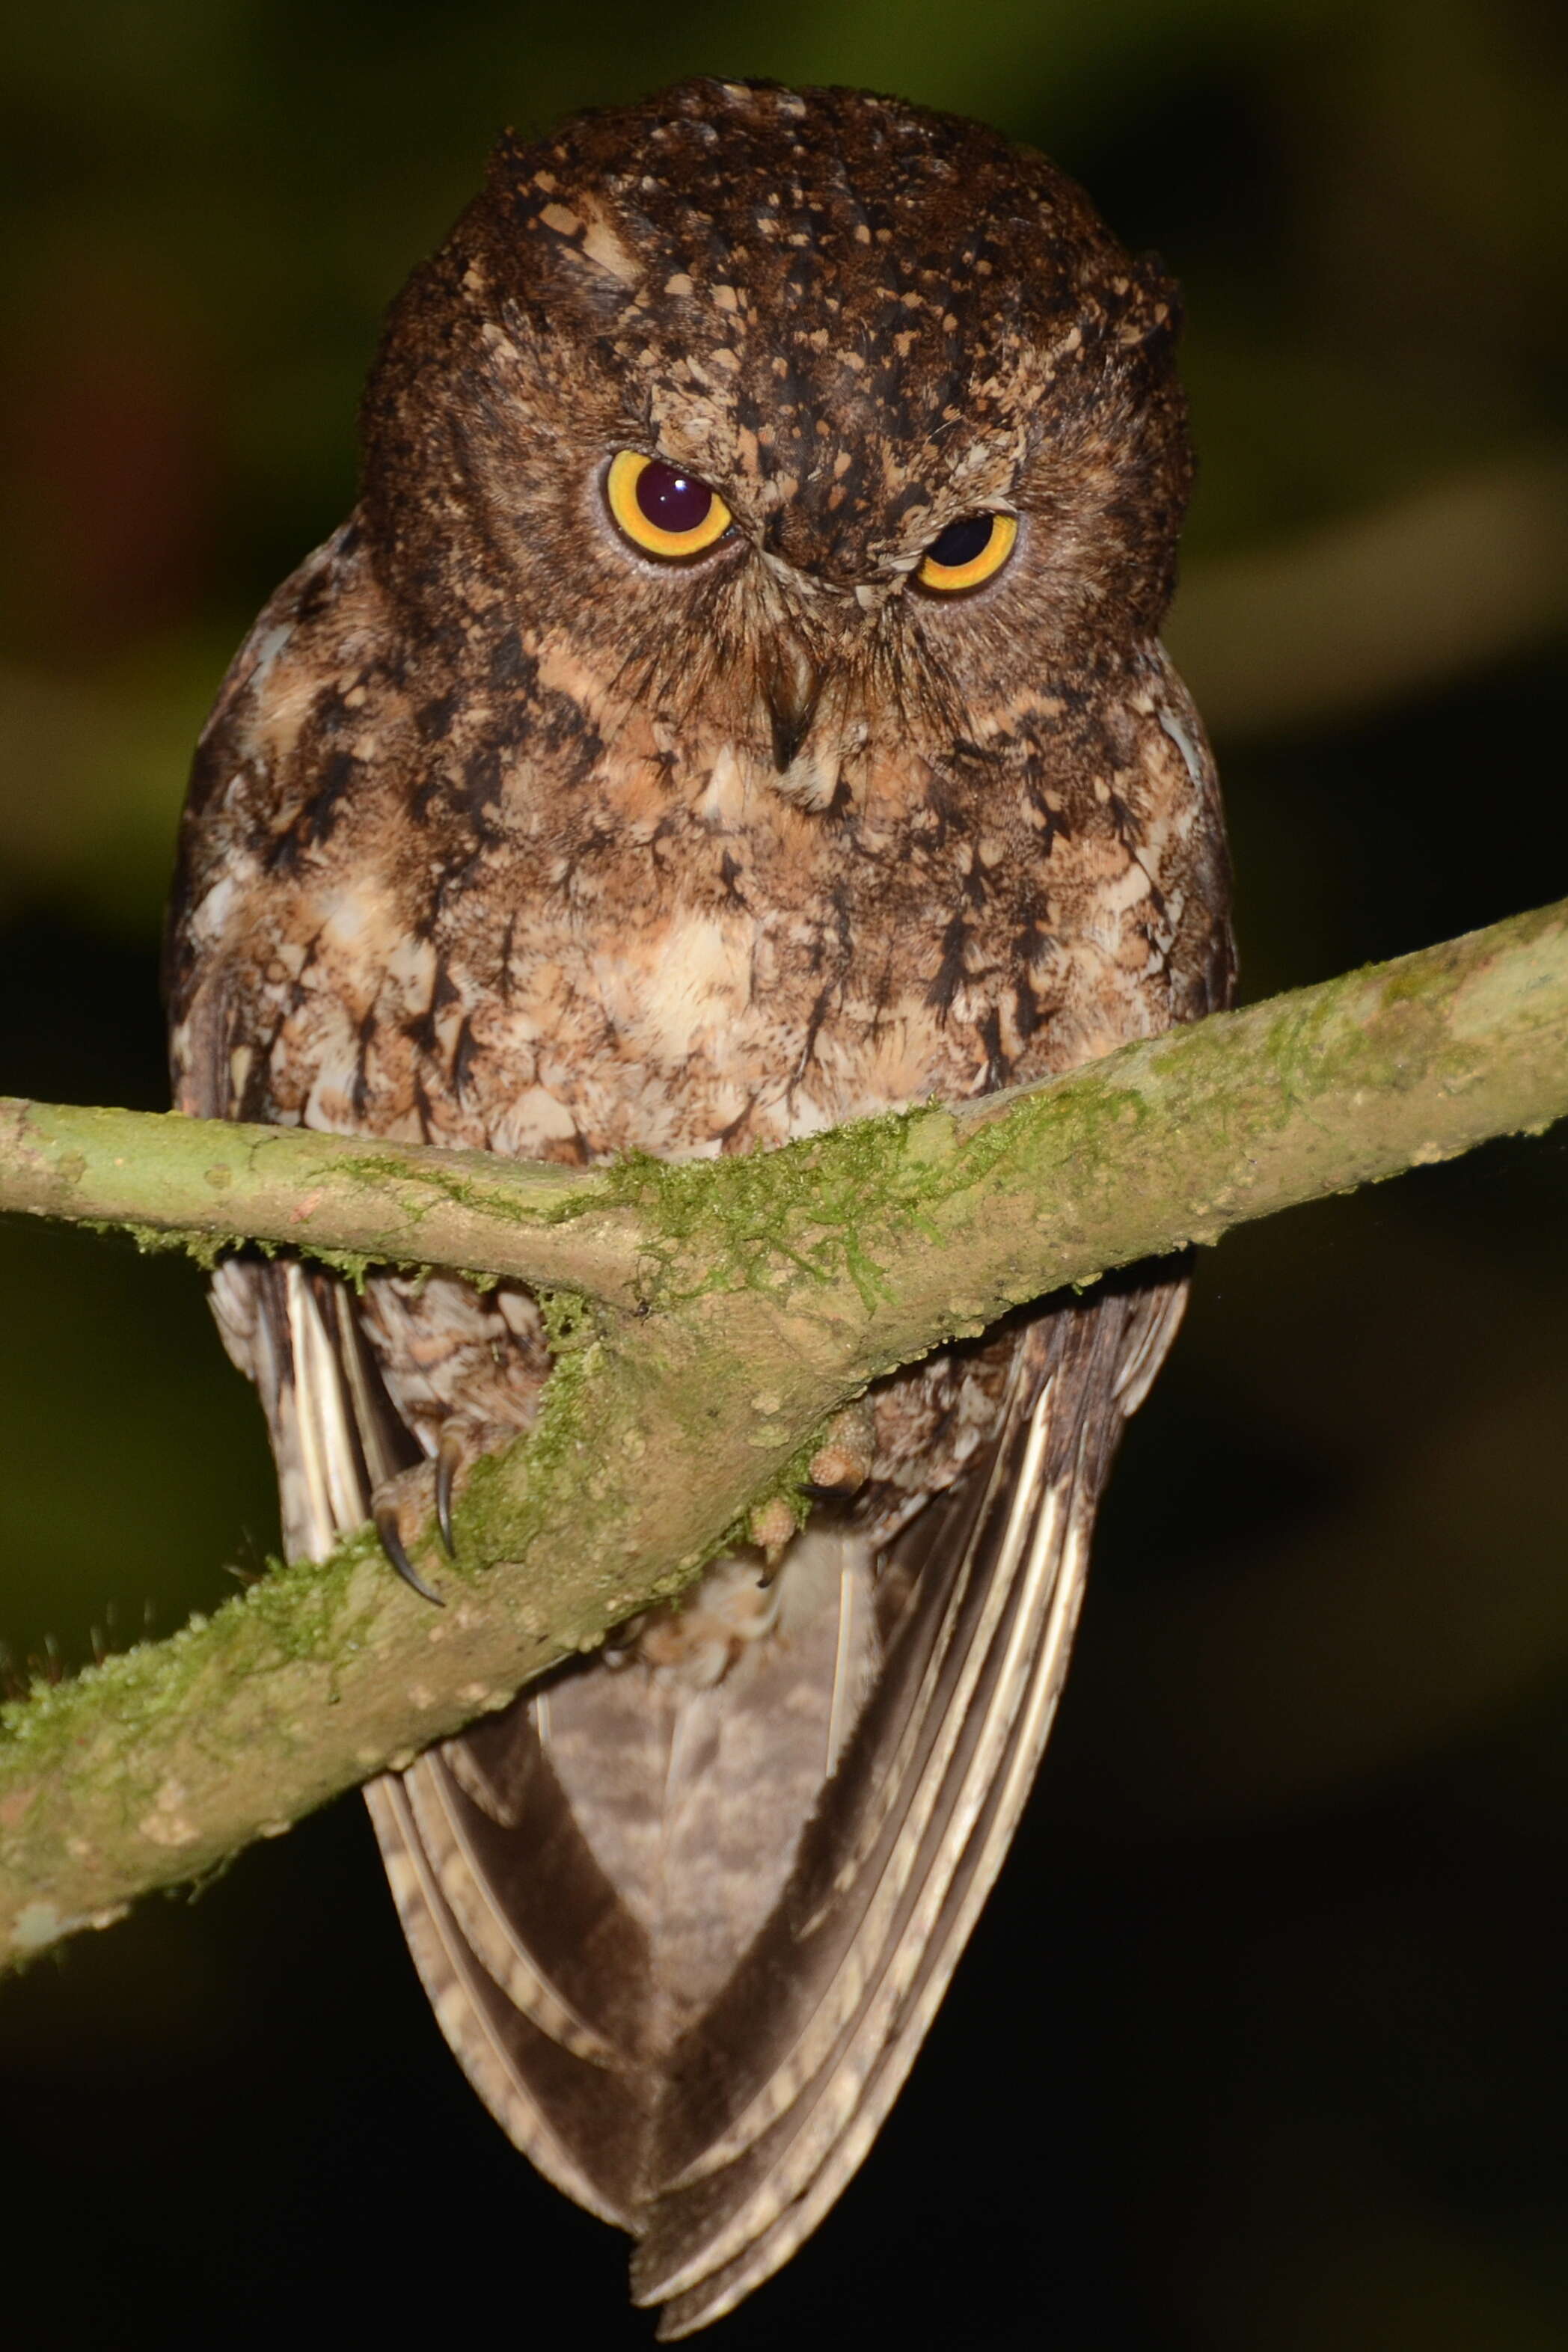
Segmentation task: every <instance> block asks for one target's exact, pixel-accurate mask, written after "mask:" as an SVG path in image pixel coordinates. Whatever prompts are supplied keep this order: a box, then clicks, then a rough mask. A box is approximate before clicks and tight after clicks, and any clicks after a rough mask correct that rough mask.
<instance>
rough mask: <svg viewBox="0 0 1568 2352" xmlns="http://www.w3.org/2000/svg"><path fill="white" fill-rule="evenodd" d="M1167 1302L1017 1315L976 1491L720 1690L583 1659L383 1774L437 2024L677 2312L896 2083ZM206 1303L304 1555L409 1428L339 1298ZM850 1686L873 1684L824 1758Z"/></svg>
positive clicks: (770, 1644)
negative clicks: (213, 1310) (655, 1893)
mask: <svg viewBox="0 0 1568 2352" xmlns="http://www.w3.org/2000/svg"><path fill="white" fill-rule="evenodd" d="M1183 1299H1184V1290H1183V1287H1182V1286H1181V1285H1179V1284H1174V1285H1173V1284H1168V1283H1167V1284H1153V1285H1145V1286H1129V1287H1125V1288H1112V1287H1109V1286H1108V1287H1107V1288H1106V1290H1105V1291H1104V1292H1103V1293H1102V1294H1101V1295H1100V1296H1097V1297H1096V1298H1095V1299H1094V1300H1092V1301H1085V1302H1081V1303H1079V1302H1075V1303H1072V1304H1069V1305H1066V1306H1063V1307H1058V1308H1056V1309H1054V1310H1052V1311H1051V1312H1050V1313H1048V1314H1047V1315H1045V1316H1042V1317H1040V1318H1037V1320H1036V1321H1035V1322H1033V1323H1032V1324H1031V1325H1029V1326H1028V1327H1027V1328H1026V1330H1025V1332H1024V1335H1023V1337H1022V1338H1021V1339H1020V1341H1019V1344H1018V1347H1017V1350H1016V1357H1015V1360H1014V1364H1013V1368H1012V1372H1011V1376H1010V1385H1009V1390H1008V1393H1007V1397H1006V1401H1005V1409H1004V1412H1003V1415H1002V1420H1001V1425H1000V1429H999V1432H998V1433H997V1435H996V1437H995V1438H994V1442H993V1443H992V1444H990V1445H989V1447H988V1449H987V1450H986V1452H985V1454H984V1455H983V1456H982V1458H981V1459H980V1460H978V1461H977V1462H976V1463H975V1464H974V1465H973V1466H972V1468H971V1469H970V1470H969V1471H968V1473H967V1474H966V1475H965V1477H964V1478H963V1481H962V1482H961V1484H960V1485H959V1486H957V1487H955V1488H954V1489H952V1491H950V1492H949V1493H948V1494H946V1495H944V1496H938V1497H937V1498H935V1499H934V1500H933V1501H932V1502H931V1503H930V1504H928V1506H927V1507H926V1508H925V1510H924V1511H923V1512H922V1513H921V1516H920V1517H919V1518H918V1519H917V1520H916V1521H915V1522H914V1523H913V1525H912V1526H911V1527H910V1528H909V1529H908V1530H907V1531H906V1533H905V1534H904V1536H903V1537H902V1538H900V1541H899V1542H898V1544H897V1545H895V1547H894V1548H893V1550H892V1552H891V1554H890V1555H889V1559H888V1560H887V1561H886V1563H885V1564H884V1565H883V1566H882V1567H881V1569H880V1573H879V1576H877V1577H874V1574H873V1562H872V1561H871V1559H870V1558H869V1556H868V1553H867V1551H866V1549H865V1546H864V1543H863V1542H855V1543H852V1542H851V1541H849V1540H848V1539H841V1549H842V1552H843V1555H844V1557H843V1563H842V1566H843V1573H842V1575H841V1576H840V1577H839V1578H838V1579H837V1584H838V1591H839V1598H838V1600H837V1605H836V1606H830V1607H828V1608H826V1610H824V1611H821V1612H818V1614H817V1616H816V1618H815V1619H813V1620H811V1621H810V1622H806V1623H805V1624H804V1625H803V1626H802V1627H801V1628H799V1629H798V1630H797V1631H795V1633H792V1634H791V1635H790V1636H789V1637H788V1638H784V1639H773V1640H770V1641H767V1642H759V1643H754V1644H752V1645H751V1647H750V1648H749V1649H748V1650H747V1651H746V1653H745V1654H743V1655H742V1658H741V1659H740V1661H739V1663H738V1664H737V1666H736V1667H735V1668H734V1669H733V1670H732V1671H731V1674H729V1675H726V1676H725V1677H724V1679H723V1680H722V1681H721V1683H719V1684H718V1685H716V1686H715V1687H714V1688H713V1689H711V1690H709V1691H703V1692H699V1693H695V1694H686V1695H682V1696H679V1697H677V1698H676V1699H675V1700H673V1701H663V1702H660V1704H661V1705H662V1706H664V1710H665V1711H664V1714H663V1715H662V1716H660V1714H659V1712H658V1706H655V1705H654V1704H653V1703H652V1701H651V1700H650V1699H649V1697H648V1694H649V1692H650V1690H651V1687H652V1678H651V1677H649V1676H647V1675H645V1674H644V1673H643V1672H642V1671H641V1670H640V1669H637V1668H630V1669H627V1670H626V1671H625V1672H623V1673H621V1674H615V1673H613V1672H611V1671H609V1670H608V1669H607V1668H606V1667H605V1665H604V1664H598V1663H595V1664H593V1665H591V1666H588V1667H586V1668H584V1669H581V1670H577V1671H575V1672H574V1673H571V1674H569V1675H568V1676H567V1677H566V1678H565V1679H564V1681H563V1682H559V1683H557V1684H555V1685H546V1686H545V1688H544V1689H543V1690H542V1691H536V1692H535V1693H532V1694H530V1695H529V1696H526V1697H525V1698H524V1699H522V1700H520V1701H519V1702H518V1703H517V1704H516V1705H515V1706H512V1707H510V1709H508V1710H507V1711H506V1712H505V1713H504V1714H503V1715H500V1716H498V1717H493V1718H491V1719H490V1720H489V1721H488V1722H486V1723H484V1724H481V1725H479V1726H478V1727H475V1728H474V1729H473V1730H471V1731H470V1732H468V1733H467V1734H465V1735H463V1736H462V1737H461V1738H458V1739H454V1740H450V1741H447V1742H446V1743H444V1745H442V1746H441V1747H439V1748H435V1749H433V1750H431V1751H430V1752H429V1753H428V1754H427V1755H426V1756H424V1757H422V1758H421V1759H419V1760H418V1761H417V1762H416V1764H415V1765H414V1766H413V1767H412V1768H411V1769H409V1770H408V1771H406V1772H405V1773H404V1774H403V1775H401V1776H388V1777H386V1778H384V1779H383V1780H378V1781H377V1782H375V1783H374V1785H373V1786H372V1787H371V1788H370V1789H369V1790H367V1791H366V1795H367V1798H368V1801H369V1803H370V1807H371V1811H372V1814H373V1816H374V1822H375V1826H376V1830H377V1833H378V1835H379V1837H380V1840H381V1843H382V1850H383V1853H384V1859H385V1863H386V1867H387V1872H388V1876H389V1879H390V1882H391V1885H392V1889H393V1893H394V1895H395V1900H396V1903H397V1906H398V1910H399V1913H400V1916H401V1918H402V1922H403V1926H404V1928H405V1933H406V1935H407V1937H408V1941H409V1944H410V1947H411V1949H412V1951H413V1955H414V1958H415V1960H416V1964H417V1966H418V1968H419V1971H420V1974H421V1976H422V1978H423V1979H424V1981H425V1984H426V1990H427V1991H428V1993H429V1995H430V1998H431V2001H432V2004H433V2006H434V2008H435V2011H436V2013H437V2019H438V2021H439V2022H440V2024H441V2027H442V2030H443V2032H445V2034H446V2036H447V2041H448V2042H450V2044H451V2046H452V2048H453V2050H454V2052H455V2053H456V2054H457V2056H458V2059H459V2060H460V2062H461V2063H462V2064H463V2066H464V2068H465V2071H466V2072H467V2073H468V2076H469V2079H470V2081H471V2082H472V2083H473V2084H474V2087H475V2088H476V2090H477V2091H478V2092H479V2095H480V2096H481V2097H482V2098H483V2099H484V2100H485V2102H486V2104H487V2105H489V2108H490V2110H491V2112H492V2113H493V2114H494V2115H495V2116H496V2117H497V2119H498V2121H500V2124H501V2125H502V2126H503V2128H504V2129H505V2130H506V2131H507V2133H508V2134H509V2136H510V2137H511V2139H512V2140H513V2141H514V2143H515V2144H516V2145H517V2146H518V2147H520V2148H521V2150H522V2151H523V2153H524V2154H526V2155H527V2156H529V2157H530V2158H531V2159H532V2161H533V2162H534V2163H535V2164H536V2165H538V2167H539V2168H540V2169H541V2170H542V2172H544V2173H545V2175H546V2176H547V2177H548V2178H549V2179H552V2181H553V2182H554V2183H555V2184H556V2186H557V2187H559V2188H560V2189H563V2190H564V2191H565V2193H566V2194H568V2195H569V2196H571V2197H573V2198H574V2199H575V2200H577V2201H578V2202H579V2203H581V2204H583V2205H584V2206H586V2207H587V2208H588V2209H589V2210H592V2211H594V2212H595V2213H597V2214H599V2215H600V2216H602V2217H603V2218H604V2219H605V2220H608V2221H616V2222H617V2223H619V2224H620V2226H622V2227H623V2228H625V2229H627V2230H629V2231H632V2232H633V2233H634V2234H635V2235H636V2236H637V2238H638V2240H639V2244H638V2247H637V2252H636V2254H635V2256H634V2264H633V2275H634V2284H635V2289H636V2293H637V2297H638V2299H639V2300H640V2301H643V2302H647V2303H658V2304H662V2305H665V2309H664V2312H663V2315H662V2320H661V2326H660V2333H661V2335H663V2336H679V2335H685V2334H689V2333H690V2332H691V2331H692V2330H694V2329H696V2328H698V2327H700V2326H703V2325H705V2324H706V2323H707V2322H708V2321H710V2320H711V2319H714V2318H717V2317H719V2316H720V2315H721V2314H722V2313H724V2312H725V2311H728V2310H729V2309H731V2307H732V2306H733V2305H735V2304H737V2303H738V2302H740V2301H741V2300H742V2297H743V2296H744V2295H746V2294H749V2293H750V2291H751V2290H752V2288H753V2287H754V2286H756V2285H758V2284H760V2283H761V2282H762V2281H763V2279H764V2278H766V2277H767V2276H768V2275H769V2274H770V2273H772V2272H773V2271H774V2270H776V2269H777V2268H778V2267H779V2266H780V2265H781V2264H782V2263H784V2262H785V2261H786V2260H787V2259H788V2257H789V2255H790V2254H791V2253H792V2252H794V2251H795V2248H796V2247H797V2246H798V2245H799V2244H800V2243H801V2242H802V2241H803V2240H804V2239H805V2236H806V2235H807V2234H808V2233H809V2231H811V2230H812V2229H814V2228H815V2227H816V2223H817V2222H818V2221H820V2220H821V2219H822V2217H823V2215H824V2214H825V2213H826V2211H827V2210H828V2208H829V2207H830V2206H831V2204H832V2203H833V2201H834V2200H835V2199H836V2198H837V2196H838V2194H839V2192H840V2191H841V2189H843V2188H844V2186H845V2184H846V2182H847V2180H848V2179H849V2178H850V2176H851V2175H852V2173H853V2172H854V2170H855V2169H856V2168H857V2166H858V2164H859V2163H860V2162H861V2160H862V2158H864V2157H865V2155H866V2153H867V2151H868V2148H869V2147H870V2145H871V2142H872V2140H873V2138H874V2137H875V2135H876V2132H877V2130H878V2129H879V2126H880V2124H881V2122H882V2119H883V2117H884V2116H886V2114H887V2112H888V2110H889V2106H890V2105H891V2104H892V2101H893V2099H894V2098H895V2096H896V2095H897V2093H898V2091H899V2089H900V2086H901V2084H902V2083H903V2080H904V2078H905V2076H906V2074H908V2072H909V2069H910V2065H911V2063H913V2060H914V2058H915V2055H916V2053H917V2052H918V2050H919V2048H920V2045H921V2041H922V2040H923V2039H924V2036H925V2033H926V2032H927V2030H928V2028H929V2026H930V2024H931V2020H932V2018H933V2016H934V2015H935V2012H936V2009H937V2007H938V2005H939V2003H940V2001H941V1999H942V1992H943V1990H945V1987H946V1985H947V1982H948V1979H949V1978H950V1976H951V1975H952V1969H953V1968H954V1966H955V1965H956V1963H957V1960H958V1958H959V1955H960V1953H961V1952H962V1950H963V1945H964V1942H965V1940H966V1939H967V1937H968V1936H969V1933H970V1931H971V1929H972V1928H973V1924H974V1921H975V1919H976V1917H977V1916H978V1914H979V1911H980V1908H981V1906H982V1904H983V1903H984V1898H985V1895H986V1893H987V1891H988V1890H989V1888H990V1885H991V1884H992V1882H993V1880H994V1877H995V1874H996V1872H997V1870H998V1868H999V1867H1000V1864H1001V1862H1002V1859H1003V1856H1004V1855H1005V1852H1006V1848H1007V1844H1008V1842H1009V1840H1010V1838H1011V1836H1012V1833H1013V1831H1014V1828H1015V1826H1016V1821H1017V1818H1018V1814H1019V1811H1020V1809H1021V1807H1022V1805H1023V1802H1024V1800H1025V1797H1026V1794H1027V1792H1028V1789H1029V1785H1030V1782H1031V1780H1032V1779H1033V1776H1034V1771H1035V1767H1036V1765H1037V1761H1038V1758H1039V1754H1040V1750H1041V1748H1042V1747H1043V1745H1044V1742H1045V1738H1046V1735H1047V1730H1048V1728H1049V1725H1050V1720H1051V1716H1052V1713H1053V1711H1054V1707H1055V1704H1056V1699H1057V1696H1058V1691H1059V1689H1060V1685H1061V1680H1062V1676H1063V1674H1064V1672H1065V1668H1066V1664H1067V1656H1068V1645H1069V1643H1070V1641H1071V1637H1072V1631H1073V1626H1074V1622H1075V1620H1076V1617H1077V1613H1078V1606H1079V1597H1080V1594H1081V1590H1082V1579H1083V1570H1084V1564H1085V1556H1086V1550H1087V1544H1088V1537H1089V1525H1090V1522H1091V1519H1092V1516H1093V1510H1094V1506H1095V1503H1096V1500H1097V1498H1098V1496H1099V1493H1100V1487H1101V1486H1102V1484H1103V1480H1104V1476H1105V1473H1106V1470H1107V1468H1108V1466H1109V1462H1110V1454H1111V1452H1112V1451H1113V1448H1114V1445H1115V1442H1116V1439H1117V1437H1118V1436H1119V1435H1120V1432H1121V1424H1122V1422H1123V1421H1124V1419H1125V1417H1126V1415H1127V1414H1128V1413H1129V1412H1131V1410H1132V1409H1133V1407H1134V1406H1135V1405H1136V1404H1137V1403H1138V1402H1140V1400H1141V1398H1142V1393H1143V1391H1145V1390H1146V1388H1147V1386H1148V1383H1149V1381H1151V1380H1152V1377H1153V1373H1154V1371H1155V1370H1156V1369H1157V1367H1158V1364H1159V1361H1160V1360H1161V1358H1162V1357H1163V1353H1164V1350H1165V1348H1166V1346H1167V1345H1168V1343H1169V1340H1170V1339H1171V1337H1172V1336H1173V1332H1174V1328H1175V1325H1176V1322H1177V1320H1178V1319H1179V1316H1180V1312H1181V1307H1182V1304H1183ZM216 1304H217V1307H218V1311H219V1318H220V1322H222V1323H224V1324H225V1327H226V1336H227V1337H228V1338H229V1340H230V1344H231V1348H232V1349H233V1351H234V1352H235V1353H236V1354H237V1356H239V1357H240V1358H241V1360H244V1361H246V1363H247V1369H251V1370H253V1371H254V1373H255V1376H256V1377H257V1379H258V1386H259V1387H260V1389H261V1392H262V1397H263V1402H264V1403H265V1404H266V1406H267V1410H268V1420H269V1422H270V1423H271V1428H272V1436H273V1444H274V1447H275V1449H276V1452H277V1455H278V1462H279V1479H280V1486H281V1489H282V1494H283V1498H284V1511H285V1518H286V1526H287V1534H288V1539H289V1549H290V1550H291V1551H293V1552H295V1553H296V1554H300V1555H308V1554H310V1553H312V1552H321V1551H324V1550H325V1549H328V1548H329V1546H330V1544H331V1538H332V1535H333V1533H334V1532H335V1530H336V1529H337V1528H342V1527H346V1526H349V1525H353V1524H358V1523H359V1522H361V1521H363V1518H364V1517H365V1516H366V1513H367V1510H368V1507H369V1496H370V1490H371V1487H372V1486H374V1484H375V1483H376V1482H377V1481H378V1480H379V1479H380V1478H381V1477H382V1476H384V1475H387V1473H388V1472H389V1471H390V1470H391V1469H392V1468H394V1467H395V1466H396V1465H397V1463H398V1462H399V1461H400V1460H402V1459H404V1458H406V1454H407V1447H408V1441H407V1440H406V1439H405V1437H404V1435H403V1433H401V1432H400V1430H399V1429H398V1427H397V1425H396V1423H395V1417H394V1416H392V1415H391V1411H390V1407H389V1406H388V1404H387V1402H386V1400H385V1397H384V1392H382V1391H381V1390H380V1387H379V1383H378V1381H377V1380H376V1377H375V1373H374V1366H373V1364H372V1363H371V1361H370V1360H369V1356H368V1351H367V1349H365V1346H364V1342H363V1339H362V1338H361V1337H360V1334H359V1331H358V1326H357V1320H356V1318H355V1316H354V1312H353V1303H352V1301H351V1300H350V1298H349V1297H348V1296H347V1294H346V1293H345V1292H344V1291H343V1289H342V1286H341V1285H340V1284H338V1283H337V1282H336V1281H334V1280H333V1279H331V1277H326V1276H317V1275H313V1274H309V1273H306V1272H305V1271H304V1270H303V1269H301V1268H300V1267H299V1266H295V1265H268V1266H254V1265H244V1266H240V1265H232V1266H228V1267H226V1268H225V1269H223V1271H222V1272H221V1273H220V1276H219V1279H218V1286H217V1297H216ZM856 1612H858V1621H857V1616H856ZM878 1613H879V1615H880V1619H881V1624H880V1627H879V1630H878V1631H877V1632H876V1633H874V1635H872V1636H868V1634H867V1633H866V1630H865V1621H867V1620H868V1619H870V1618H871V1617H872V1616H873V1615H874V1614H878ZM857 1622H859V1631H858V1632H857V1630H856V1625H857ZM847 1659H851V1660H853V1661H857V1662H858V1663H856V1664H853V1665H852V1666H847ZM847 1675H849V1677H850V1678H851V1679H855V1678H858V1680H859V1681H860V1682H861V1683H862V1684H868V1685H869V1692H868V1696H865V1699H864V1704H863V1706H860V1707H859V1711H858V1720H857V1721H855V1724H854V1728H853V1731H852V1733H851V1734H850V1735H849V1736H848V1738H847V1744H842V1742H841V1741H836V1738H835V1733H834V1729H833V1726H834V1722H835V1719H836V1716H837V1715H838V1714H839V1712H840V1711H841V1703H842V1701H843V1697H844V1692H843V1687H842V1686H843V1685H844V1683H845V1681H846V1677H847ZM639 1695H640V1696H639ZM840 1751H841V1752H840ZM677 1848H679V1849H680V1852H679V1853H678V1852H677V1851H676V1849H677ZM682 1855H684V1860H682ZM650 1856H651V1857H654V1860H652V1861H650ZM656 1876H657V1877H658V1884H659V1897H658V1902H651V1901H650V1896H649V1887H650V1885H651V1883H652V1880H653V1879H654V1877H656ZM676 1914H679V1915H680V1916H675V1915H676ZM694 1916H696V1917H697V1926H696V1928H695V1930H694V1927H693V1918H694ZM715 1950H718V1951H719V1952H720V1953H721V1959H720V1961H719V1964H718V1966H717V1968H716V1969H715V1967H714V1952H715ZM696 1984H705V1985H708V1986H710V1987H711V1988H712V1989H711V1990H710V1992H706V1993H704V1994H703V1996H702V1997H701V1999H700V2000H693V1999H692V1997H691V1995H692V1987H693V1986H694V1985H696Z"/></svg>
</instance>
